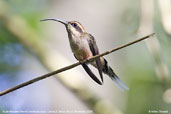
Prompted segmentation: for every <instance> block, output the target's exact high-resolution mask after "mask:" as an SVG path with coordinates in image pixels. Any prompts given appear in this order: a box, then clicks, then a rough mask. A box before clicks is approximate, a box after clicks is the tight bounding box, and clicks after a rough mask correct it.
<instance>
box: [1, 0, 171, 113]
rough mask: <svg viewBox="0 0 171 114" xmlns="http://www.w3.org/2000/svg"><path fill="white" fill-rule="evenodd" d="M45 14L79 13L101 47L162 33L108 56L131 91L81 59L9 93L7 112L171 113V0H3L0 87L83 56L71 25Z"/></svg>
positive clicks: (76, 16) (4, 106)
mask: <svg viewBox="0 0 171 114" xmlns="http://www.w3.org/2000/svg"><path fill="white" fill-rule="evenodd" d="M43 18H59V19H63V20H66V21H69V20H77V21H79V22H80V23H82V25H83V26H84V28H85V30H86V31H87V32H89V33H91V34H92V35H93V36H94V37H95V39H96V42H97V45H98V46H99V49H100V52H104V51H107V50H109V49H112V48H114V47H117V46H119V45H122V44H125V43H127V42H129V41H133V40H135V39H138V38H140V37H143V36H146V35H148V34H151V33H153V32H155V33H156V35H155V36H154V37H153V38H150V39H148V40H146V41H142V42H140V43H137V44H134V45H132V46H130V47H127V48H125V49H122V50H119V51H117V52H115V53H112V54H110V55H107V56H105V58H106V59H107V60H108V62H109V64H110V65H111V67H112V68H113V69H115V72H116V73H117V74H118V75H119V77H120V78H121V80H122V81H123V82H124V83H125V84H126V85H127V86H128V87H129V88H130V90H129V91H126V92H122V91H121V90H119V88H117V87H116V85H115V84H114V83H113V82H112V81H111V80H110V79H109V78H108V77H107V76H105V81H104V85H103V86H99V85H97V84H96V83H94V82H93V81H92V80H91V79H90V78H89V76H88V75H87V74H86V73H85V71H84V70H83V69H82V67H80V66H79V67H76V68H74V69H71V70H68V71H65V72H63V73H60V74H59V75H56V76H53V77H50V78H47V79H45V80H42V81H40V82H37V83H34V84H32V85H29V86H27V87H24V88H22V89H19V90H17V91H14V92H12V93H9V94H6V95H4V96H1V97H0V114H4V113H7V114H11V113H12V112H7V111H9V110H12V111H58V112H57V113H58V114H61V113H62V112H60V111H64V112H63V113H73V114H75V113H76V114H77V113H78V114H87V113H91V114H148V113H154V111H165V112H166V113H167V114H171V108H170V107H171V88H170V87H171V84H170V82H171V81H170V69H171V60H170V58H171V52H170V48H171V21H170V20H171V1H170V0H151V1H149V0H127V1H125V0H105V1H98V0H93V1H92V0H86V1H83V0H70V1H69V0H27V1H26V0H0V91H3V90H5V89H8V88H11V87H13V86H15V85H18V84H20V83H23V82H25V81H28V80H30V79H33V78H35V77H37V76H40V75H43V74H46V73H48V72H50V71H53V70H56V69H58V68H62V67H65V66H67V65H69V64H72V63H75V62H76V60H75V58H74V56H73V54H72V52H71V50H70V47H69V41H68V38H67V32H66V30H65V28H64V26H63V25H62V24H59V23H57V22H50V21H49V22H40V19H43ZM92 69H93V68H92ZM93 71H94V72H96V74H97V71H96V70H95V69H93ZM67 111H68V112H67ZM69 111H70V112H69ZM74 111H75V112H74ZM76 111H77V112H76ZM81 111H82V112H81ZM86 111H87V112H86ZM25 113H29V112H25ZM42 113H43V112H42ZM44 113H50V112H44ZM158 113H159V112H158ZM160 113H164V112H160Z"/></svg>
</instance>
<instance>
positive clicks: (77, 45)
mask: <svg viewBox="0 0 171 114" xmlns="http://www.w3.org/2000/svg"><path fill="white" fill-rule="evenodd" d="M49 20H52V21H57V22H60V23H62V24H64V25H65V27H66V30H67V32H68V38H69V42H70V47H71V49H72V52H73V53H74V56H75V58H76V59H77V60H78V61H82V60H85V59H89V58H91V57H92V56H95V55H97V54H99V50H98V47H97V45H96V41H95V39H94V37H93V36H92V35H91V34H89V33H87V32H86V31H85V29H84V27H83V26H82V25H81V24H80V23H79V22H77V21H63V20H60V19H54V18H51V19H42V20H40V21H49ZM90 64H91V65H93V66H94V67H95V68H97V69H98V72H99V74H100V78H101V81H100V80H99V79H98V78H97V77H96V76H95V75H94V74H93V72H92V71H91V69H90V68H89V67H88V65H87V64H86V63H83V64H82V66H83V68H84V69H85V71H86V72H87V73H88V75H89V76H90V77H91V78H92V79H93V80H94V81H95V82H97V83H98V84H100V85H102V83H103V74H102V72H103V73H105V74H107V75H108V76H109V77H110V78H111V79H112V80H113V81H114V82H116V84H117V86H118V87H119V88H120V89H121V90H122V91H124V89H126V90H128V89H129V88H128V87H127V86H126V85H125V84H123V83H122V82H121V80H120V79H119V77H118V76H117V75H116V74H115V73H114V71H113V70H112V68H111V67H110V66H109V65H108V62H107V61H106V59H105V58H104V57H99V58H97V59H95V60H94V61H91V62H90Z"/></svg>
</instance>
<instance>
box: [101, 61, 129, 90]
mask: <svg viewBox="0 0 171 114" xmlns="http://www.w3.org/2000/svg"><path fill="white" fill-rule="evenodd" d="M104 62H105V64H104V67H103V72H104V73H105V74H107V75H108V76H109V77H110V78H111V79H112V80H113V81H114V82H115V83H116V84H117V86H118V87H119V88H120V89H121V90H122V91H124V90H129V88H128V87H127V86H126V85H125V84H124V83H123V82H122V81H121V80H120V79H119V77H118V76H117V75H116V74H115V73H114V71H113V70H112V68H111V67H110V66H109V65H108V63H107V61H106V60H105V59H104Z"/></svg>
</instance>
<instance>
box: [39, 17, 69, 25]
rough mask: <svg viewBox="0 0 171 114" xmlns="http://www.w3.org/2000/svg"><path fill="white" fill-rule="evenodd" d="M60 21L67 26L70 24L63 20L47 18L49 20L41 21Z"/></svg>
mask: <svg viewBox="0 0 171 114" xmlns="http://www.w3.org/2000/svg"><path fill="white" fill-rule="evenodd" d="M49 20H50V21H58V22H60V23H62V24H64V25H65V26H66V25H68V22H67V21H63V20H61V19H55V18H47V19H41V20H40V21H49Z"/></svg>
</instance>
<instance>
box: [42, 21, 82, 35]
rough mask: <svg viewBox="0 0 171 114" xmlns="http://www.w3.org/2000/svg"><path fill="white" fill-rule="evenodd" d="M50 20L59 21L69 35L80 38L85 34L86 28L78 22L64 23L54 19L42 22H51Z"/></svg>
mask: <svg viewBox="0 0 171 114" xmlns="http://www.w3.org/2000/svg"><path fill="white" fill-rule="evenodd" d="M49 20H51V21H57V22H60V23H62V24H64V25H65V27H66V29H67V31H68V33H69V34H71V35H73V36H76V37H80V36H81V35H83V34H84V33H85V30H84V27H83V26H82V25H81V24H80V23H79V22H77V21H63V20H60V19H54V18H51V19H42V20H40V21H49Z"/></svg>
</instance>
